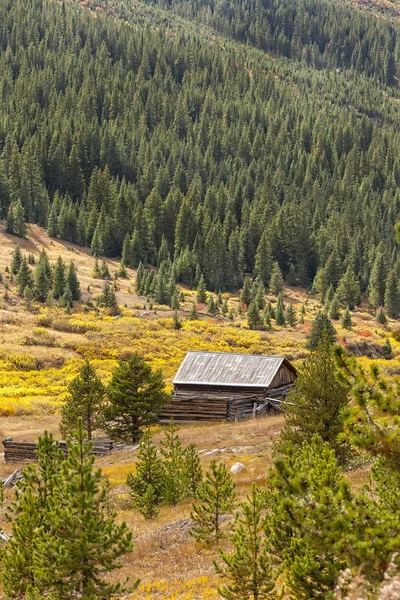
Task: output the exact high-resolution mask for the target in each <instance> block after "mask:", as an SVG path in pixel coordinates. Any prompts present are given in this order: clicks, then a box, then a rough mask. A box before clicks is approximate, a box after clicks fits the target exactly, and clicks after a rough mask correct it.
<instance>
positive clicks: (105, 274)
mask: <svg viewBox="0 0 400 600" xmlns="http://www.w3.org/2000/svg"><path fill="white" fill-rule="evenodd" d="M99 271H100V279H111V275H110V270H109V268H108V264H107V261H106V259H105V258H103V260H102V261H101V265H100V269H99Z"/></svg>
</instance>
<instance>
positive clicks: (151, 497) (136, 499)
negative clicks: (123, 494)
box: [126, 429, 165, 519]
mask: <svg viewBox="0 0 400 600" xmlns="http://www.w3.org/2000/svg"><path fill="white" fill-rule="evenodd" d="M135 466H136V472H135V474H134V475H133V474H132V473H129V474H128V476H127V478H126V483H127V485H128V486H129V488H130V494H131V497H132V501H133V505H134V506H135V507H136V508H137V509H138V511H139V512H140V513H141V514H142V515H143V516H144V517H145V518H146V519H152V518H153V517H155V516H157V514H158V512H159V507H160V504H161V503H162V502H163V500H164V488H165V471H164V467H163V464H162V461H161V459H160V458H159V456H158V455H157V450H156V447H155V446H154V444H153V441H152V438H151V433H150V430H149V429H147V430H146V431H145V432H144V433H143V435H142V439H141V440H140V444H139V450H138V455H137V461H136V465H135Z"/></svg>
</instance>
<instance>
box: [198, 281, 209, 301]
mask: <svg viewBox="0 0 400 600" xmlns="http://www.w3.org/2000/svg"><path fill="white" fill-rule="evenodd" d="M196 300H197V302H198V303H199V304H204V303H205V302H207V291H206V282H205V280H204V276H203V275H202V276H201V277H200V279H199V283H198V285H197V291H196Z"/></svg>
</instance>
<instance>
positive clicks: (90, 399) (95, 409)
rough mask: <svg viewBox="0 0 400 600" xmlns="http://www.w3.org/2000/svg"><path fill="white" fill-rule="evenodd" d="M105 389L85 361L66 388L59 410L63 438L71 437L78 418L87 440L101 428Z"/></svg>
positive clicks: (91, 367)
mask: <svg viewBox="0 0 400 600" xmlns="http://www.w3.org/2000/svg"><path fill="white" fill-rule="evenodd" d="M104 399H105V387H104V385H103V384H102V382H101V380H100V379H99V377H98V376H97V375H96V371H95V370H94V368H93V366H92V365H91V364H90V362H89V361H85V364H84V365H83V366H82V368H81V370H80V371H79V375H77V377H75V379H73V380H72V381H71V383H70V384H69V386H68V396H67V398H66V400H65V404H64V406H63V407H62V410H61V421H60V431H61V434H62V435H63V436H69V435H71V434H72V433H73V432H74V431H75V428H76V422H77V419H78V417H80V418H81V419H82V422H83V423H84V426H85V430H86V432H87V438H88V440H91V439H92V433H93V431H94V430H96V429H100V428H101V419H102V407H103V404H104Z"/></svg>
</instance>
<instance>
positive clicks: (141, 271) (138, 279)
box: [135, 262, 144, 296]
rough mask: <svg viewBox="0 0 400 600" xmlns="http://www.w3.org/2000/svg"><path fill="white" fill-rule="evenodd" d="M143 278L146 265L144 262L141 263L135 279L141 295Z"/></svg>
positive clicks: (136, 288) (137, 291) (138, 292)
mask: <svg viewBox="0 0 400 600" xmlns="http://www.w3.org/2000/svg"><path fill="white" fill-rule="evenodd" d="M143 278H144V266H143V265H142V263H141V262H140V263H139V266H138V268H137V271H136V281H135V290H136V293H137V294H139V296H141V295H142V291H143V289H142V286H143Z"/></svg>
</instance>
